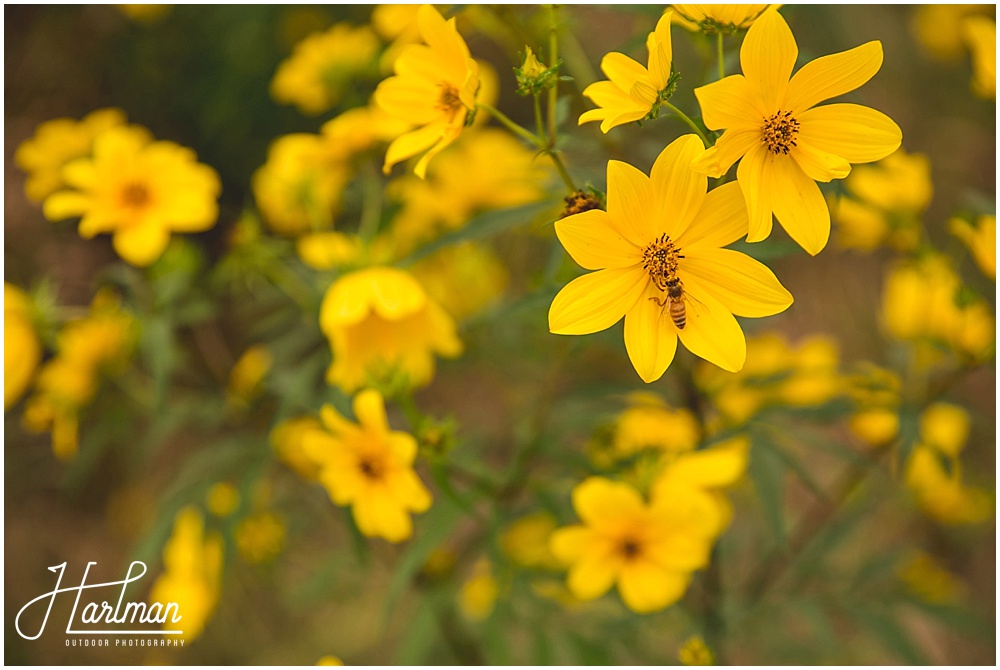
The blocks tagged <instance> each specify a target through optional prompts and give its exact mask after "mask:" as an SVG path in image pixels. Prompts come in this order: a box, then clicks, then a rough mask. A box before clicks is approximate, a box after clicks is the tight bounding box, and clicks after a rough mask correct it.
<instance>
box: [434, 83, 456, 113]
mask: <svg viewBox="0 0 1000 670" xmlns="http://www.w3.org/2000/svg"><path fill="white" fill-rule="evenodd" d="M438 87H439V88H440V89H441V96H440V97H439V98H438V104H437V108H438V109H440V110H441V111H442V112H445V113H449V114H452V113H454V112H456V111H458V110H459V109H460V108H461V107H462V99H461V98H460V97H458V89H457V88H455V87H454V86H452V85H451V84H449V83H448V82H446V81H443V82H441V83H440V84H438Z"/></svg>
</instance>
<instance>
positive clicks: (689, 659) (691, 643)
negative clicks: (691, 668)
mask: <svg viewBox="0 0 1000 670" xmlns="http://www.w3.org/2000/svg"><path fill="white" fill-rule="evenodd" d="M677 660H678V661H680V662H681V663H683V664H684V665H715V654H713V653H712V650H711V649H709V648H708V645H706V644H705V640H703V639H701V637H700V636H698V635H695V636H694V637H690V638H688V639H687V641H686V642H685V643H684V646H682V647H681V650H680V651H678V652H677Z"/></svg>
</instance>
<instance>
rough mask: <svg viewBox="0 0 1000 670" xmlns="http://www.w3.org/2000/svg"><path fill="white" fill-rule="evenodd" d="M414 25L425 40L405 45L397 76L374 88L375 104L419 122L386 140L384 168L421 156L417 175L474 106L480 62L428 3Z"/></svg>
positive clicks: (462, 124)
mask: <svg viewBox="0 0 1000 670" xmlns="http://www.w3.org/2000/svg"><path fill="white" fill-rule="evenodd" d="M417 26H418V28H419V30H420V37H421V39H422V40H423V42H424V44H410V45H407V46H406V47H404V48H403V49H402V50H401V51H400V53H399V56H398V57H397V58H396V60H395V62H394V63H393V69H394V70H395V73H396V76H394V77H389V78H388V79H386V80H384V81H382V82H381V83H380V84H379V85H378V88H377V89H375V95H374V100H375V103H376V104H377V105H378V106H379V107H381V108H382V109H384V110H385V111H386V112H388V113H389V114H390V115H392V116H395V117H398V118H400V119H403V120H404V121H408V122H410V123H413V124H414V125H417V126H420V127H419V128H417V129H416V130H413V131H410V132H408V133H405V134H403V135H400V136H399V137H397V138H396V139H395V140H393V142H392V144H390V145H389V148H388V150H387V151H386V154H385V164H384V165H383V167H382V169H383V171H384V172H385V173H386V174H389V171H390V170H391V169H392V166H393V165H395V164H396V163H399V162H401V161H405V160H406V159H408V158H411V157H413V156H417V155H421V158H420V160H419V161H417V165H416V167H415V168H414V173H415V174H416V175H417V176H418V177H420V178H421V179H422V178H423V177H424V174H425V173H426V171H427V164H428V162H429V161H430V160H431V158H433V157H434V156H436V155H437V154H438V152H440V151H441V150H442V149H444V148H445V147H446V146H448V145H449V144H451V143H452V142H454V141H455V139H456V138H458V136H459V135H460V134H461V132H462V129H463V128H465V126H466V123H467V120H468V118H469V115H470V114H474V113H475V111H476V96H477V94H478V92H479V64H478V63H477V62H476V61H475V60H473V59H472V58H471V56H470V55H469V47H468V46H466V44H465V40H463V39H462V36H461V35H459V34H458V30H457V29H456V28H455V19H454V18H452V19H449V20H448V21H445V20H444V18H443V17H442V16H441V15H440V14H439V13H438V11H437V10H436V9H434V7H433V6H431V5H423V6H421V7H420V9H419V10H418V12H417Z"/></svg>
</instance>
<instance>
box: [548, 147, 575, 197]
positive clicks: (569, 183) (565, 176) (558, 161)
mask: <svg viewBox="0 0 1000 670" xmlns="http://www.w3.org/2000/svg"><path fill="white" fill-rule="evenodd" d="M546 153H547V154H548V155H549V156H551V157H552V162H553V163H555V166H556V170H558V171H559V176H560V177H562V180H563V183H564V184H566V188H568V189H569V190H570V193H575V192H576V190H577V189H576V186H574V185H573V179H572V177H570V176H569V172H567V171H566V166H565V165H563V162H562V158H560V156H559V154H558V153H557V152H556V151H555V150H554V149H549V150H548V151H546Z"/></svg>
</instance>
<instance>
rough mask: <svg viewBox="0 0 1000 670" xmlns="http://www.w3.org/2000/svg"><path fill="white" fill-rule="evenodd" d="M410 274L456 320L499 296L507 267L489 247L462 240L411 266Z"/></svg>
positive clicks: (463, 318)
mask: <svg viewBox="0 0 1000 670" xmlns="http://www.w3.org/2000/svg"><path fill="white" fill-rule="evenodd" d="M412 270H413V275H414V276H415V277H416V278H417V280H419V281H420V283H421V284H422V285H423V286H424V288H425V289H426V290H427V295H428V296H430V298H431V299H432V300H435V301H437V303H438V304H440V305H441V306H442V307H443V308H444V309H445V311H446V312H448V314H450V315H451V316H452V318H454V319H455V320H456V321H464V320H465V319H467V318H469V317H470V316H473V315H475V314H477V313H479V312H480V311H482V310H483V309H484V308H486V307H487V306H488V305H490V304H491V303H494V302H495V301H496V300H497V298H499V297H500V295H501V294H502V293H503V291H504V289H505V288H506V287H507V280H508V276H507V268H506V267H504V265H503V263H502V262H500V259H498V258H497V257H496V254H494V253H493V252H492V251H490V250H489V248H487V247H485V246H483V245H481V244H476V243H475V242H471V241H466V242H461V243H459V244H453V245H450V246H447V247H445V248H443V249H441V250H440V251H438V252H436V253H434V254H432V255H430V256H428V257H427V258H424V259H422V260H421V261H419V262H417V263H416V264H414V266H413V268H412Z"/></svg>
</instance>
